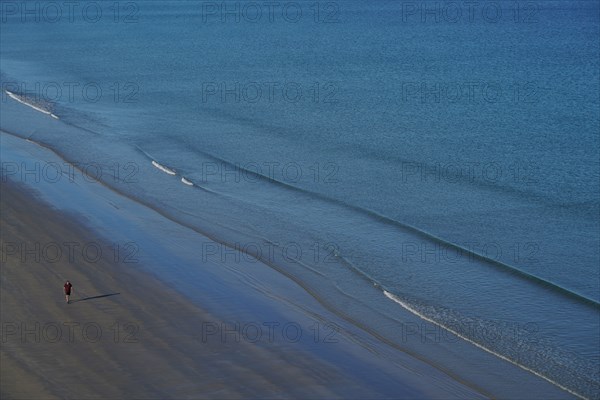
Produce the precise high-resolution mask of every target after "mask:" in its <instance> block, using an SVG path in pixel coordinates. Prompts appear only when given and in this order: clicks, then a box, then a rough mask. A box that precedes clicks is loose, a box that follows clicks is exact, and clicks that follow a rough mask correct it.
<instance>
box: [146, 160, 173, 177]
mask: <svg viewBox="0 0 600 400" xmlns="http://www.w3.org/2000/svg"><path fill="white" fill-rule="evenodd" d="M152 165H154V166H155V167H156V168H158V169H159V170H161V171H162V172H164V173H166V174H169V175H176V174H177V173H176V172H175V171H173V170H172V169H171V168H169V167H165V166H164V165H161V164H159V163H157V162H156V161H154V160H152Z"/></svg>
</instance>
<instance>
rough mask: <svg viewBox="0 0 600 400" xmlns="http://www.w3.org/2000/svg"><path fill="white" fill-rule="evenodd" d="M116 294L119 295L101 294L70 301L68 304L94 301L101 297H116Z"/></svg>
mask: <svg viewBox="0 0 600 400" xmlns="http://www.w3.org/2000/svg"><path fill="white" fill-rule="evenodd" d="M118 294H121V293H109V294H101V295H99V296H90V297H84V298H83V299H77V300H71V301H70V303H77V302H80V301H87V300H94V299H101V298H102V297H108V296H116V295H118Z"/></svg>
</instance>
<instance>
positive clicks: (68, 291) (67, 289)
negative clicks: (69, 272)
mask: <svg viewBox="0 0 600 400" xmlns="http://www.w3.org/2000/svg"><path fill="white" fill-rule="evenodd" d="M64 288H65V300H66V301H67V304H69V296H70V295H71V291H72V290H73V285H71V282H69V281H68V280H67V281H66V282H65V286H64Z"/></svg>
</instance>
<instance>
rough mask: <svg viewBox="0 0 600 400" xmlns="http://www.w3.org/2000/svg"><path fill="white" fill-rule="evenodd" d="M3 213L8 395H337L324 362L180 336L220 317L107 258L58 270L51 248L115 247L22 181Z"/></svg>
mask: <svg viewBox="0 0 600 400" xmlns="http://www.w3.org/2000/svg"><path fill="white" fill-rule="evenodd" d="M1 211H2V212H1V215H2V245H3V247H2V248H3V254H2V257H3V262H2V279H1V322H2V350H1V355H2V357H1V370H2V374H1V377H2V382H1V388H2V398H13V399H14V398H21V399H25V398H27V399H33V398H36V399H39V398H189V397H196V398H197V397H203V398H217V397H218V398H240V397H262V396H274V397H287V396H301V395H302V396H308V395H310V396H311V397H331V396H336V393H335V392H334V391H331V390H330V389H328V387H327V386H328V383H330V382H331V381H336V380H340V379H341V378H340V377H336V373H335V370H334V369H333V368H332V367H331V366H327V365H324V364H322V363H319V361H318V360H309V359H306V358H298V359H296V360H295V361H294V362H289V360H286V357H285V354H278V353H277V352H275V351H268V350H266V349H264V348H260V347H259V346H253V345H250V344H249V343H244V342H241V343H230V342H229V341H220V340H213V341H206V342H203V341H202V340H199V338H201V335H200V334H199V335H198V336H195V337H194V336H190V335H189V334H184V332H185V333H188V332H190V330H196V332H198V333H200V332H201V331H202V321H211V322H214V321H217V320H218V319H216V318H215V317H214V316H212V315H210V314H208V313H207V312H206V311H204V310H201V309H199V308H198V307H195V306H193V305H191V304H190V302H188V301H186V299H185V298H182V297H181V295H179V294H178V293H176V292H175V291H173V290H172V289H169V288H168V287H166V286H165V285H163V284H161V283H160V282H158V281H157V280H156V279H154V278H152V277H151V276H150V275H147V274H144V273H141V272H139V271H135V270H134V269H133V268H127V266H126V265H124V264H119V263H114V262H111V261H112V260H110V259H108V258H109V257H102V259H100V260H98V261H96V262H93V263H89V262H87V263H85V265H78V264H77V263H76V262H73V263H72V262H69V260H68V258H67V257H64V260H62V261H60V262H52V261H53V258H54V255H51V254H50V250H49V249H50V245H49V244H52V243H59V244H60V243H65V242H72V243H82V244H83V243H96V244H98V245H99V246H108V245H107V244H106V243H103V242H102V240H101V239H99V238H98V237H97V236H95V235H94V234H93V233H92V232H90V231H89V230H87V229H86V228H84V227H83V226H82V225H80V224H78V223H77V222H76V221H74V220H73V219H72V217H71V216H69V215H65V214H63V213H60V212H57V211H56V210H52V209H51V208H49V206H47V205H45V204H43V203H41V202H40V201H39V200H36V199H35V198H34V194H33V192H31V191H28V190H26V189H25V188H23V187H22V186H21V185H19V184H15V183H12V182H10V181H7V182H5V183H3V184H2V196H1ZM13 244H24V245H26V246H30V248H32V249H35V244H40V246H41V247H40V251H39V252H38V253H37V254H34V253H29V254H26V255H23V254H21V253H20V251H18V252H14V251H12V247H10V246H12V245H13ZM45 246H46V248H47V249H48V250H47V251H46V252H44V251H43V248H44V247H45ZM37 255H40V256H39V260H36V256H37ZM74 258H76V257H74ZM74 261H75V260H74ZM65 279H69V280H70V281H71V282H73V284H74V295H73V296H72V303H71V304H66V303H65V300H64V296H63V294H62V284H63V282H64V281H65ZM182 325H185V326H186V329H185V330H182V329H180V327H181V326H182ZM217 326H218V324H217ZM269 366H270V367H269ZM307 366H309V368H308V367H307ZM341 381H343V379H341Z"/></svg>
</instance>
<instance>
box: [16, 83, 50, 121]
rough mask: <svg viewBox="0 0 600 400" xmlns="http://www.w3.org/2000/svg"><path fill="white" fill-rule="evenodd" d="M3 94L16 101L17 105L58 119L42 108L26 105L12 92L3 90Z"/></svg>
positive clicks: (26, 103)
mask: <svg viewBox="0 0 600 400" xmlns="http://www.w3.org/2000/svg"><path fill="white" fill-rule="evenodd" d="M5 92H6V94H7V95H8V96H9V97H10V98H11V99H13V100H16V101H18V102H19V103H21V104H25V105H26V106H28V107H31V108H33V109H34V110H36V111H39V112H41V113H43V114H46V115H49V116H51V117H52V118H54V119H59V118H58V117H57V116H56V115H54V114H52V113H51V112H50V111H47V110H44V109H43V108H39V107H37V106H34V105H33V104H30V103H28V102H26V101H24V100H21V99H20V98H19V96H17V95H16V94H14V93H12V92H9V91H8V90H5Z"/></svg>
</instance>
